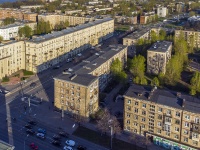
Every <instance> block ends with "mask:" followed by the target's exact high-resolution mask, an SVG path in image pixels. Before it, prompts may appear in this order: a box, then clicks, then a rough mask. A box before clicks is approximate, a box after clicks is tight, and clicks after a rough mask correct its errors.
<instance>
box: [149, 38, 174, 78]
mask: <svg viewBox="0 0 200 150" xmlns="http://www.w3.org/2000/svg"><path fill="white" fill-rule="evenodd" d="M171 52H172V42H169V41H157V42H156V43H154V44H153V45H152V46H151V47H150V48H149V49H148V50H147V73H150V74H156V75H158V74H159V73H164V74H165V72H166V65H167V63H168V61H169V60H170V59H171Z"/></svg>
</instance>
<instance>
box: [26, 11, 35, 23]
mask: <svg viewBox="0 0 200 150" xmlns="http://www.w3.org/2000/svg"><path fill="white" fill-rule="evenodd" d="M23 15H24V18H23V19H24V20H28V21H33V22H37V17H38V14H37V13H30V12H27V13H24V14H23Z"/></svg>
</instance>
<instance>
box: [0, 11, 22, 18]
mask: <svg viewBox="0 0 200 150" xmlns="http://www.w3.org/2000/svg"><path fill="white" fill-rule="evenodd" d="M7 17H9V18H11V17H13V18H15V19H18V20H23V12H22V11H20V10H18V9H8V8H7V9H0V19H5V18H7Z"/></svg>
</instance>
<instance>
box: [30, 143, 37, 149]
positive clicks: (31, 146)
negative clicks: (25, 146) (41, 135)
mask: <svg viewBox="0 0 200 150" xmlns="http://www.w3.org/2000/svg"><path fill="white" fill-rule="evenodd" d="M30 148H31V149H32V150H38V146H37V145H35V143H31V144H30Z"/></svg>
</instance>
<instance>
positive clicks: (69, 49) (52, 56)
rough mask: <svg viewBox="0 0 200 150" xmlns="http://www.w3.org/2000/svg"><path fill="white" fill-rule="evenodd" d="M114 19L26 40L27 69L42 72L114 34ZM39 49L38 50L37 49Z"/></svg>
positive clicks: (105, 19) (106, 19)
mask: <svg viewBox="0 0 200 150" xmlns="http://www.w3.org/2000/svg"><path fill="white" fill-rule="evenodd" d="M113 32H114V20H113V19H111V18H104V19H101V20H96V21H94V22H89V23H87V24H83V25H80V26H76V27H73V28H67V29H64V30H62V31H57V32H52V33H51V34H46V35H43V36H39V37H36V38H33V39H31V40H28V41H26V60H27V62H26V69H27V70H29V71H33V72H41V71H43V70H46V69H47V68H49V67H51V66H53V65H55V64H58V63H59V62H61V61H64V60H65V59H66V58H70V57H72V56H75V55H77V54H78V53H80V52H81V51H83V50H85V49H87V48H89V47H91V46H94V45H97V44H98V43H99V42H102V41H103V40H105V39H107V38H109V37H111V36H113ZM36 50H37V51H36Z"/></svg>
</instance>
